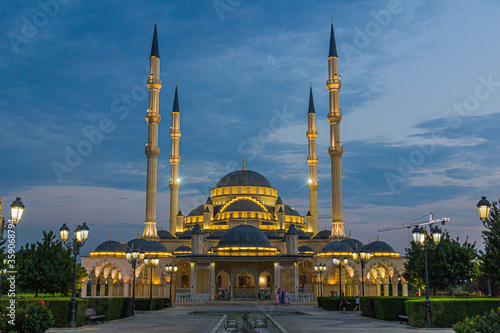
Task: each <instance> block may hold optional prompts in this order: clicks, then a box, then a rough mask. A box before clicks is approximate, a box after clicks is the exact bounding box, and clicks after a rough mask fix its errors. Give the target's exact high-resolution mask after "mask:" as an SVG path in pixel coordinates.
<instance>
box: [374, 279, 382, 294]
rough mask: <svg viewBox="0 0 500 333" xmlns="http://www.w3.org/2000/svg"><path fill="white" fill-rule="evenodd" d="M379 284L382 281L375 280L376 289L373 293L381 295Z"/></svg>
mask: <svg viewBox="0 0 500 333" xmlns="http://www.w3.org/2000/svg"><path fill="white" fill-rule="evenodd" d="M381 284H382V281H380V280H375V288H376V290H375V292H376V294H375V295H377V296H382V292H381V291H380V285H381Z"/></svg>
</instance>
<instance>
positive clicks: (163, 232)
mask: <svg viewBox="0 0 500 333" xmlns="http://www.w3.org/2000/svg"><path fill="white" fill-rule="evenodd" d="M156 233H157V234H158V237H160V239H175V236H174V235H172V234H171V233H170V232H168V231H167V230H163V229H162V230H158V231H157V232H156Z"/></svg>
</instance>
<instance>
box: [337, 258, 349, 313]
mask: <svg viewBox="0 0 500 333" xmlns="http://www.w3.org/2000/svg"><path fill="white" fill-rule="evenodd" d="M348 262H349V259H348V258H347V257H344V259H342V260H340V259H339V258H337V257H335V258H333V264H334V265H338V266H339V284H340V288H339V290H340V291H339V296H340V302H339V309H340V310H341V309H342V299H343V298H344V297H343V294H342V265H344V266H347V263H348ZM340 310H339V311H340Z"/></svg>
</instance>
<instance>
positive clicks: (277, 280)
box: [272, 262, 280, 297]
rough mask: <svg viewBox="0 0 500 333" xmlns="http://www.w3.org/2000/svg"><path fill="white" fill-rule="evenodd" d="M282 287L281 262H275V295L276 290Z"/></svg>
mask: <svg viewBox="0 0 500 333" xmlns="http://www.w3.org/2000/svg"><path fill="white" fill-rule="evenodd" d="M279 288H280V266H279V263H277V262H275V263H274V291H273V292H272V294H273V297H274V295H275V294H276V291H277V290H278V289H279Z"/></svg>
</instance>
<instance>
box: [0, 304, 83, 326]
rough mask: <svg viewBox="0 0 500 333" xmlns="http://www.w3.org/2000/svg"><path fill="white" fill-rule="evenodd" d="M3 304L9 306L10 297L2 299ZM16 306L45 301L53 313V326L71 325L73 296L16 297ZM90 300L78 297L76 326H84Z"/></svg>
mask: <svg viewBox="0 0 500 333" xmlns="http://www.w3.org/2000/svg"><path fill="white" fill-rule="evenodd" d="M0 302H1V303H2V306H7V305H8V304H9V302H10V299H8V298H5V299H1V300H0ZM16 302H17V305H16V307H26V306H27V303H41V302H44V305H45V307H46V308H47V309H48V310H49V311H50V312H51V313H52V325H53V327H69V323H70V321H71V298H70V297H39V298H27V299H16ZM87 304H88V300H87V299H85V298H83V299H82V298H77V299H76V327H79V326H83V321H84V320H85V312H86V311H87Z"/></svg>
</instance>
